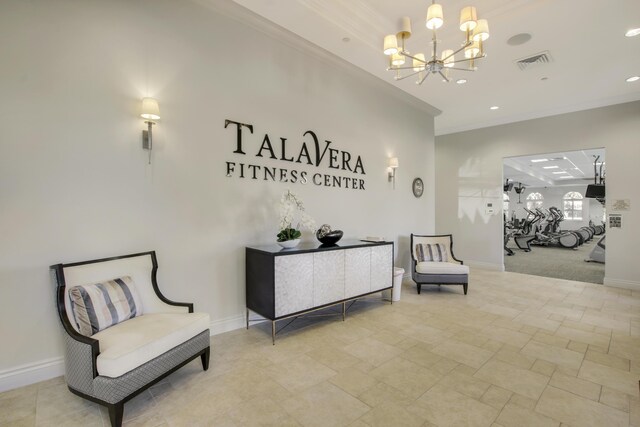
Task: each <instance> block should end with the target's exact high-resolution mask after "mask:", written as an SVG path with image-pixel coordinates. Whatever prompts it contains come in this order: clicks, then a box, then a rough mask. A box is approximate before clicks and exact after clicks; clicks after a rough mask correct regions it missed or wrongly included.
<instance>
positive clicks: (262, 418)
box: [226, 397, 300, 427]
mask: <svg viewBox="0 0 640 427" xmlns="http://www.w3.org/2000/svg"><path fill="white" fill-rule="evenodd" d="M226 416H228V417H229V418H230V419H231V420H232V421H233V422H234V423H235V424H236V425H238V426H278V427H280V426H282V427H285V426H292V427H293V426H299V425H300V423H298V422H297V421H296V420H295V419H294V418H293V417H291V416H290V415H289V414H288V413H287V412H286V411H285V410H284V409H283V408H282V407H281V406H280V405H278V404H277V403H276V402H274V401H273V400H272V399H270V398H268V397H256V398H253V399H251V400H249V401H247V402H244V403H242V404H240V405H237V406H235V407H233V408H232V409H230V410H229V411H228V412H227V414H226Z"/></svg>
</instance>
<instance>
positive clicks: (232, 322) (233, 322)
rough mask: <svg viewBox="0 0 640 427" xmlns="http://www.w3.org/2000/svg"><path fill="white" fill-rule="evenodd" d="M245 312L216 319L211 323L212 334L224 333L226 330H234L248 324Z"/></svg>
mask: <svg viewBox="0 0 640 427" xmlns="http://www.w3.org/2000/svg"><path fill="white" fill-rule="evenodd" d="M244 316H245V315H244V314H238V315H235V316H229V317H225V318H223V319H217V320H214V321H213V322H211V323H210V324H209V332H210V335H211V336H214V335H218V334H224V333H225V332H229V331H234V330H236V329H240V328H244V327H245V326H246V319H245V317H244Z"/></svg>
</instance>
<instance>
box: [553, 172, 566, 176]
mask: <svg viewBox="0 0 640 427" xmlns="http://www.w3.org/2000/svg"><path fill="white" fill-rule="evenodd" d="M561 173H569V172H565V171H557V172H553V174H554V175H560V174H561Z"/></svg>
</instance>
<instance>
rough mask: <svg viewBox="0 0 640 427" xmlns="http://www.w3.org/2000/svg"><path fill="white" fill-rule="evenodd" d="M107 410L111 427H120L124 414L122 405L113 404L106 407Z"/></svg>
mask: <svg viewBox="0 0 640 427" xmlns="http://www.w3.org/2000/svg"><path fill="white" fill-rule="evenodd" d="M107 408H108V409H109V419H110V420H111V427H121V426H122V415H123V414H124V403H122V402H120V403H115V404H113V405H108V406H107Z"/></svg>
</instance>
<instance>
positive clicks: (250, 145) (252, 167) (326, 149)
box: [224, 120, 366, 190]
mask: <svg viewBox="0 0 640 427" xmlns="http://www.w3.org/2000/svg"><path fill="white" fill-rule="evenodd" d="M228 127H229V128H234V127H235V129H236V143H235V150H234V151H233V153H234V154H239V155H243V156H247V155H251V154H253V156H254V157H255V158H257V159H258V160H253V162H250V163H249V162H246V163H245V162H230V161H228V162H226V174H227V177H229V178H231V177H237V178H243V179H244V178H246V179H256V180H264V181H278V182H286V183H291V184H296V183H299V184H308V183H312V184H314V185H318V186H324V187H336V188H348V189H353V190H364V189H365V181H364V175H366V174H365V171H364V164H363V163H362V157H360V156H359V155H358V156H353V155H352V154H351V153H350V152H348V151H344V150H338V149H337V148H335V147H334V146H332V145H331V144H333V143H332V142H331V141H329V140H324V141H323V142H322V143H321V142H320V140H319V139H318V136H317V135H316V133H315V132H313V131H312V130H308V131H306V132H305V133H303V134H302V138H301V141H300V142H298V141H295V142H290V141H288V140H287V138H283V137H277V138H272V137H270V136H269V134H267V133H265V134H264V137H263V138H262V142H261V143H260V144H259V145H258V143H257V141H258V140H256V139H254V138H251V137H249V135H252V134H253V125H251V124H246V123H240V122H235V121H233V120H225V121H224V128H225V129H227V128H228ZM247 153H249V154H247ZM262 159H271V160H277V161H280V162H283V163H284V164H285V166H283V167H277V166H266V165H264V164H258V163H259V160H262ZM254 162H255V163H254ZM309 166H311V167H314V168H324V167H326V168H329V169H335V170H336V171H340V172H335V173H321V172H315V173H314V172H309V171H307V170H304V169H302V168H303V167H304V168H307V167H309ZM346 174H349V175H347V176H345V175H346ZM354 175H355V176H354Z"/></svg>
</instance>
